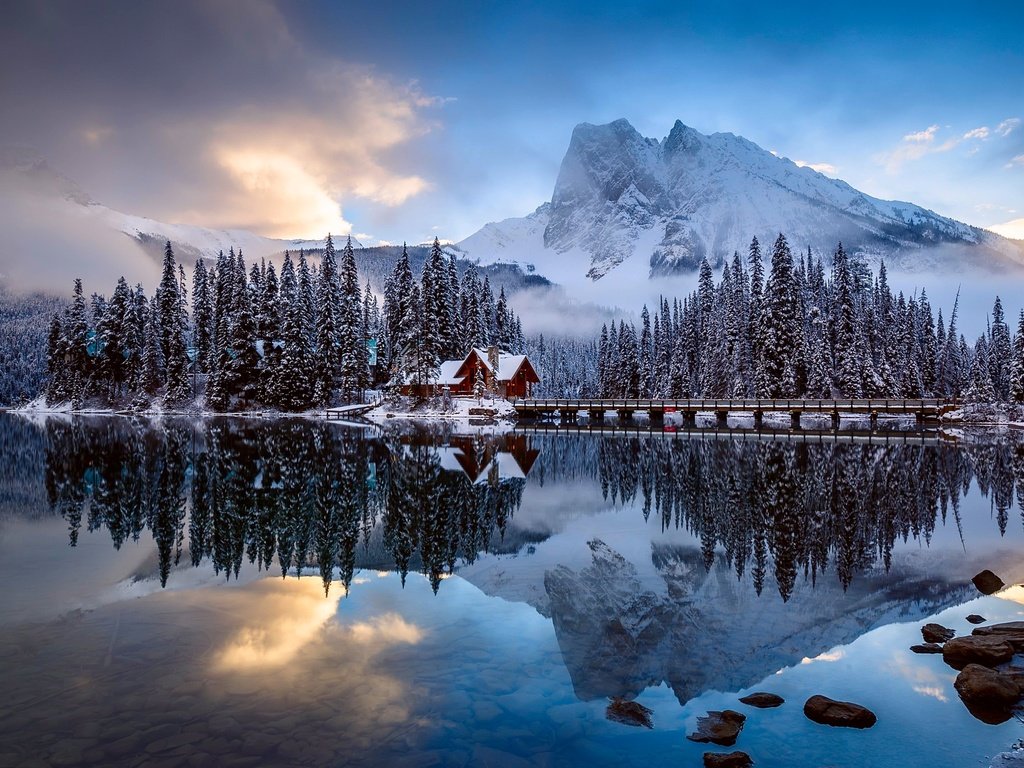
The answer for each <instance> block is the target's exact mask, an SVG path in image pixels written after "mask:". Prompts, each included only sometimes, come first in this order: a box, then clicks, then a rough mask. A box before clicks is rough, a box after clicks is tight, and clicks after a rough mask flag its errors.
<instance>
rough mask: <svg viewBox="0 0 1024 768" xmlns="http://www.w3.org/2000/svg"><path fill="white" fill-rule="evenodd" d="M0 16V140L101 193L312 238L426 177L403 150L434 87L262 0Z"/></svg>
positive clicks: (160, 210) (347, 227) (345, 226)
mask: <svg viewBox="0 0 1024 768" xmlns="http://www.w3.org/2000/svg"><path fill="white" fill-rule="evenodd" d="M282 8H284V9H285V10H287V6H282ZM12 16H13V18H12V19H11V23H9V24H8V23H5V25H4V28H3V29H2V30H0V70H2V71H4V72H5V78H4V79H3V81H2V84H0V99H2V101H3V103H5V104H19V105H22V108H19V109H17V110H14V109H11V110H3V113H2V114H0V141H15V140H21V141H30V142H31V143H33V144H34V145H35V146H37V147H39V148H40V150H41V151H42V152H43V154H44V155H46V156H48V157H50V158H51V161H52V163H53V165H54V166H55V167H58V168H60V169H61V170H63V171H64V172H65V173H67V174H68V175H69V176H72V177H73V178H76V180H78V181H79V182H80V183H81V184H82V185H83V186H84V187H85V188H86V189H88V190H90V191H91V192H92V193H93V194H94V196H95V197H96V198H97V199H98V200H100V201H101V202H104V203H107V204H109V205H111V206H112V207H116V208H120V209H122V210H127V211H129V212H132V213H139V214H142V215H145V216H149V217H151V218H156V219H163V220H170V221H174V222H182V223H190V224H201V225H205V226H212V227H218V228H246V229H253V230H256V231H258V232H260V233H261V234H266V235H271V236H278V237H322V236H323V234H324V233H325V232H327V231H332V232H335V233H339V234H344V233H348V232H350V231H351V229H352V225H351V223H350V222H349V221H348V220H347V219H346V218H345V216H344V212H343V205H345V204H347V203H348V202H350V201H352V200H355V199H363V200H366V201H369V202H371V203H373V204H376V205H378V206H382V207H395V206H400V205H402V204H404V203H405V202H406V201H408V200H409V199H410V198H413V197H415V196H416V195H420V194H422V193H423V192H425V191H426V190H428V189H430V187H431V184H430V181H429V180H428V179H427V178H424V175H423V173H422V172H417V171H416V170H415V169H410V168H409V167H408V166H410V165H412V164H414V163H415V162H417V155H416V154H415V153H411V152H408V151H405V154H403V152H402V151H403V150H406V148H407V147H408V146H409V145H411V144H413V143H414V142H415V141H416V140H417V139H419V138H420V137H423V136H425V135H427V134H429V133H430V132H431V131H434V130H436V129H437V128H438V123H437V121H436V118H435V115H436V111H437V110H438V109H439V108H440V107H441V106H442V105H443V104H444V103H445V102H446V101H447V100H446V99H443V98H439V97H436V96H433V95H431V94H428V93H425V92H424V91H423V90H422V89H421V88H420V87H419V86H418V85H417V84H416V83H415V82H402V81H397V80H395V79H393V78H390V77H387V76H385V75H383V74H381V73H379V72H378V71H376V70H375V69H373V68H371V67H367V66H363V65H360V64H357V63H354V62H349V61H346V60H344V59H342V58H340V57H339V55H338V54H336V53H335V52H334V51H333V50H332V49H318V48H317V47H316V46H315V45H311V44H309V43H308V42H306V41H302V42H300V41H299V40H297V39H296V38H295V36H293V34H292V31H291V29H290V28H289V24H288V21H287V19H286V18H285V16H284V15H283V14H282V12H281V9H279V8H278V6H277V4H275V3H274V2H272V1H271V0H253V1H252V2H248V1H245V2H243V0H223V1H222V2H217V3H207V2H203V0H183V2H180V3H174V4H134V3H129V4H125V5H119V6H118V12H117V13H99V12H95V11H94V9H89V8H86V7H84V6H83V4H80V3H71V2H61V1H60V0H57V1H56V2H54V3H49V4H46V7H45V9H44V8H43V7H42V4H24V5H19V6H18V7H17V8H15V9H12ZM83 61H85V62H89V66H88V67H81V66H80V65H79V64H78V63H79V62H83ZM72 69H73V70H74V71H75V76H74V77H73V78H69V77H67V72H68V71H69V70H72ZM40 94H45V98H44V97H43V96H40ZM115 139H116V140H115Z"/></svg>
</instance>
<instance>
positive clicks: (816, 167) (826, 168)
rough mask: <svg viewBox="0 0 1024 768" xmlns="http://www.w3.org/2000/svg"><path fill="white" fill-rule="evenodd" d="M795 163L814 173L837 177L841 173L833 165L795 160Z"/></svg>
mask: <svg viewBox="0 0 1024 768" xmlns="http://www.w3.org/2000/svg"><path fill="white" fill-rule="evenodd" d="M793 162H794V163H796V164H797V165H799V166H800V167H801V168H810V169H811V170H812V171H817V172H818V173H824V174H827V175H829V176H835V175H836V174H838V173H839V168H837V167H836V166H834V165H832V163H808V162H806V161H804V160H794V161H793Z"/></svg>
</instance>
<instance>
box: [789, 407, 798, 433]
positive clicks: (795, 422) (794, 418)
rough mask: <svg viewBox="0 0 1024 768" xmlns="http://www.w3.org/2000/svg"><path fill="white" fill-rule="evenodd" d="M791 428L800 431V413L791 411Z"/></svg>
mask: <svg viewBox="0 0 1024 768" xmlns="http://www.w3.org/2000/svg"><path fill="white" fill-rule="evenodd" d="M789 427H790V429H800V411H790V413H789Z"/></svg>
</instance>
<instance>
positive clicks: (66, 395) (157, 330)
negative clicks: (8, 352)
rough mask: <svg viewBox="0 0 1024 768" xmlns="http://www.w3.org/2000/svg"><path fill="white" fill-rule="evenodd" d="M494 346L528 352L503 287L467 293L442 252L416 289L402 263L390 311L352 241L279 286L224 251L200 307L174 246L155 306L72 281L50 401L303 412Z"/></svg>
mask: <svg viewBox="0 0 1024 768" xmlns="http://www.w3.org/2000/svg"><path fill="white" fill-rule="evenodd" d="M370 340H373V341H374V342H375V343H376V353H377V365H376V366H375V367H374V368H371V366H370V350H369V346H368V341H370ZM489 344H496V345H498V346H500V347H503V348H506V349H509V350H512V351H515V350H518V349H521V348H522V346H523V336H522V327H521V324H520V321H519V318H518V317H517V316H516V315H515V313H514V312H513V310H512V309H511V308H510V307H509V306H508V302H507V299H506V297H505V292H504V288H502V289H501V290H500V292H499V295H498V297H497V298H495V297H494V294H493V291H492V289H491V286H490V282H489V280H488V278H487V277H486V276H485V277H484V278H483V281H482V282H481V281H480V278H479V274H478V272H477V269H476V267H475V266H474V265H469V266H468V268H466V269H465V270H464V272H463V274H462V275H461V280H460V275H459V269H458V264H457V262H456V259H455V257H454V256H452V257H446V256H445V255H444V253H443V251H442V249H441V246H440V243H439V242H438V240H437V239H435V240H434V244H433V246H432V248H431V251H430V255H429V257H428V258H427V259H426V260H425V261H424V263H423V269H422V273H421V275H420V278H419V280H416V279H414V277H413V275H412V270H411V268H410V265H409V258H408V254H407V252H406V251H405V250H403V253H402V256H401V257H400V258H399V260H398V262H397V264H396V265H395V267H394V270H393V273H392V275H391V277H390V278H389V279H388V281H387V283H386V286H385V289H384V301H383V307H381V306H380V303H379V301H378V298H377V295H376V294H375V293H374V292H373V291H372V290H371V287H370V285H369V283H367V284H366V286H365V288H361V287H360V281H359V274H358V270H357V267H356V260H355V254H354V249H353V248H352V242H351V238H350V239H349V241H348V242H347V243H346V245H345V247H344V248H343V249H342V250H341V252H340V259H339V253H338V252H336V250H335V247H334V244H333V241H332V238H331V237H330V235H328V237H327V240H326V244H325V247H324V249H323V253H322V256H321V258H320V261H319V263H318V264H317V263H310V262H309V261H308V260H307V259H306V255H305V253H304V252H300V253H299V256H298V259H297V261H296V260H294V259H293V258H292V256H291V254H290V253H288V252H286V253H285V254H284V260H283V263H282V266H281V269H280V274H278V272H277V270H276V269H275V266H274V264H273V263H267V262H266V261H265V260H261V262H260V263H259V264H255V263H254V264H252V265H251V267H248V266H247V265H246V262H245V259H244V257H243V256H242V253H241V251H239V252H238V253H235V252H234V250H229V252H228V253H227V254H224V253H223V252H222V253H221V254H220V255H219V256H218V257H217V259H216V262H215V263H214V264H213V265H212V266H211V267H210V268H207V266H206V263H205V262H204V261H203V260H202V259H200V260H199V261H197V262H196V265H195V269H194V271H193V273H192V280H191V298H190V296H189V286H188V283H187V281H186V276H185V270H184V268H183V267H182V266H181V265H179V264H177V262H176V259H175V256H174V251H173V249H172V247H171V244H170V243H169V242H168V243H167V245H166V247H165V250H164V261H163V273H162V277H161V280H160V284H159V286H158V287H157V289H156V291H155V293H154V295H153V296H152V297H147V295H146V293H145V290H144V289H143V287H142V286H141V285H136V286H135V287H134V288H132V287H130V286H129V285H128V283H127V281H125V279H124V278H123V277H122V278H121V279H120V280H119V281H118V283H117V286H116V287H115V289H114V291H113V293H112V294H111V296H110V298H109V299H108V298H106V297H105V296H103V295H100V294H93V295H92V296H91V297H90V298H89V299H88V300H87V299H86V296H85V293H84V289H83V286H82V281H81V280H76V281H75V286H74V292H73V295H72V300H71V302H70V304H69V305H68V306H67V308H66V309H64V310H63V311H61V312H58V313H56V314H55V315H54V316H53V319H52V321H51V323H50V328H49V333H48V337H47V372H48V384H47V389H46V398H47V401H48V402H49V403H51V404H57V403H66V402H70V403H72V404H73V405H74V406H75V407H81V406H82V405H83V404H84V403H85V402H86V401H88V400H98V401H100V402H101V403H103V404H117V405H122V406H136V407H144V406H147V405H149V404H151V403H153V402H154V401H159V402H160V403H162V404H163V405H164V406H165V407H170V408H174V407H178V406H183V405H186V404H188V403H190V402H192V401H193V400H194V399H195V396H196V394H197V391H198V389H199V384H200V382H202V384H203V388H204V392H205V405H206V407H207V408H209V409H211V410H214V411H221V412H223V411H229V410H245V409H249V408H253V407H272V408H278V409H280V410H283V411H304V410H307V409H309V408H313V407H316V406H323V405H328V404H331V403H332V402H336V401H338V400H351V399H354V398H357V397H358V396H359V395H360V394H361V392H362V391H363V390H365V389H366V388H367V387H370V386H373V385H377V384H387V383H391V384H397V383H401V382H404V381H408V380H410V379H414V380H416V381H420V382H424V381H427V380H429V379H430V378H431V377H432V376H434V375H435V374H436V372H437V369H438V366H439V365H440V363H441V362H442V361H443V360H445V359H449V358H453V357H460V358H461V357H462V356H464V355H465V354H466V352H467V351H468V349H469V348H470V347H471V346H486V345H489Z"/></svg>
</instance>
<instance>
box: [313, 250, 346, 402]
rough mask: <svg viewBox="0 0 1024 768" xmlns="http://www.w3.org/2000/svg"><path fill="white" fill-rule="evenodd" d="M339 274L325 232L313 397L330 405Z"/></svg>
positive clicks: (336, 369) (336, 366) (336, 360)
mask: <svg viewBox="0 0 1024 768" xmlns="http://www.w3.org/2000/svg"><path fill="white" fill-rule="evenodd" d="M338 292H339V291H338V276H337V264H336V261H335V252H334V241H333V240H332V239H331V235H330V234H329V233H328V235H327V239H326V241H325V242H324V257H323V259H322V260H321V262H320V278H319V281H318V283H317V289H316V311H315V314H316V322H315V328H316V347H315V351H314V358H313V360H314V363H313V366H314V370H313V376H314V382H315V383H314V388H313V397H314V399H315V400H316V402H317V403H319V404H321V405H329V404H330V402H331V399H332V398H333V394H334V381H335V379H336V378H337V377H338V376H339V375H340V373H341V359H340V355H339V349H338V320H339V318H338V311H339V310H338V300H337V297H338Z"/></svg>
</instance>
